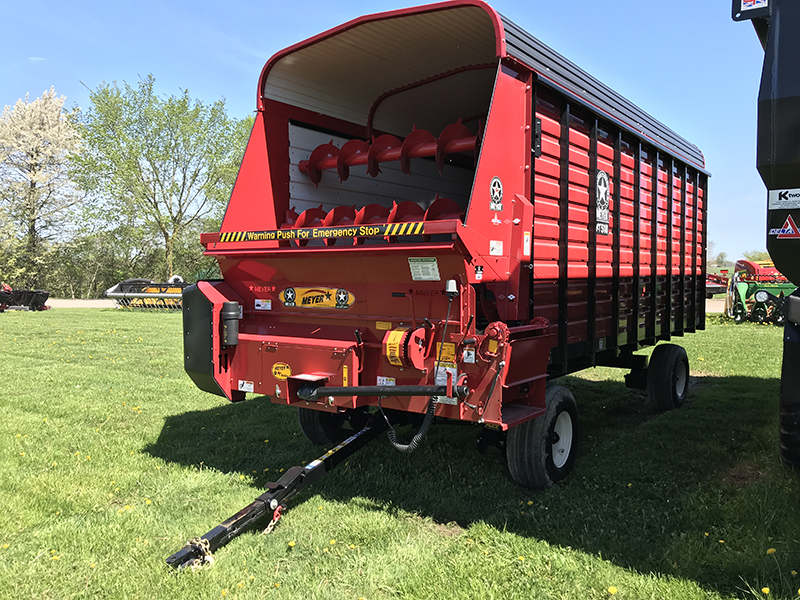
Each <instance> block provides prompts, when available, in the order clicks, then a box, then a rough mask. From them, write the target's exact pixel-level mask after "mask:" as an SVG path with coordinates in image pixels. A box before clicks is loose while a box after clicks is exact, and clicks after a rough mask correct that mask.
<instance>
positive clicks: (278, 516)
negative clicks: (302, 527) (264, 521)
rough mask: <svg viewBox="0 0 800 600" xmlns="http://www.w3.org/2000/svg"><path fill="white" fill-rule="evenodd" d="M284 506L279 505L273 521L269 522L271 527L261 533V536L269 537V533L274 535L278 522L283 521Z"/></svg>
mask: <svg viewBox="0 0 800 600" xmlns="http://www.w3.org/2000/svg"><path fill="white" fill-rule="evenodd" d="M284 508H285V507H284V506H283V505H282V504H279V505H278V506H277V508H276V509H275V512H274V513H272V520H271V521H270V522H269V525H267V527H266V528H265V529H264V531H262V532H261V535H267V534H268V533H272V530H273V529H275V525H277V524H278V521H280V520H281V515H282V514H283V510H284Z"/></svg>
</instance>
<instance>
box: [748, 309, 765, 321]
mask: <svg viewBox="0 0 800 600" xmlns="http://www.w3.org/2000/svg"><path fill="white" fill-rule="evenodd" d="M768 318H769V315H768V314H767V307H766V306H756V307H754V308H753V312H751V313H750V320H751V321H754V322H756V323H766V321H767V319H768Z"/></svg>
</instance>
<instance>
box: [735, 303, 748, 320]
mask: <svg viewBox="0 0 800 600" xmlns="http://www.w3.org/2000/svg"><path fill="white" fill-rule="evenodd" d="M748 316H749V315H748V313H747V307H746V306H745V305H744V304H742V303H741V302H737V303H736V306H735V307H734V309H733V322H734V323H736V324H737V325H741V324H742V323H744V322H745V321H747V317H748Z"/></svg>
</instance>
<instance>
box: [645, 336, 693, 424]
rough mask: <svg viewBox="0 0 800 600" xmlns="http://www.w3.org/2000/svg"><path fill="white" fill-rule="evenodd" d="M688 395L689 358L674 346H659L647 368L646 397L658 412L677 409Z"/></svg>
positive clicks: (681, 349)
mask: <svg viewBox="0 0 800 600" xmlns="http://www.w3.org/2000/svg"><path fill="white" fill-rule="evenodd" d="M688 395H689V358H688V357H687V356H686V350H684V349H683V348H682V347H681V346H677V345H675V344H659V345H658V346H656V348H655V350H653V354H652V355H651V356H650V364H649V365H648V367H647V396H648V398H650V401H651V402H652V403H653V404H654V405H655V407H656V408H657V409H658V410H662V411H663V410H671V409H673V408H678V407H679V406H682V405H683V403H684V402H686V397H687V396H688Z"/></svg>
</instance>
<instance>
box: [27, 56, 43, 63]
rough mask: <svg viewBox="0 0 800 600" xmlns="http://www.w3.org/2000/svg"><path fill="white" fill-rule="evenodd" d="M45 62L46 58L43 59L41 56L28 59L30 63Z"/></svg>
mask: <svg viewBox="0 0 800 600" xmlns="http://www.w3.org/2000/svg"><path fill="white" fill-rule="evenodd" d="M43 60H44V58H42V57H41V56H29V57H28V62H41V61H43Z"/></svg>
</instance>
